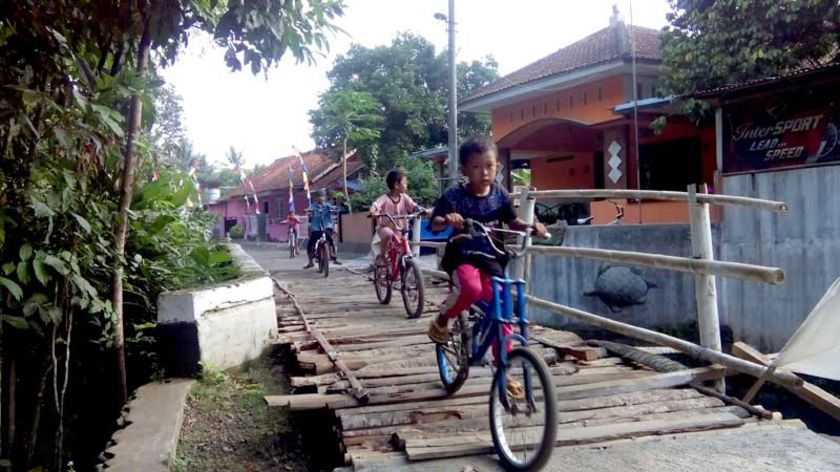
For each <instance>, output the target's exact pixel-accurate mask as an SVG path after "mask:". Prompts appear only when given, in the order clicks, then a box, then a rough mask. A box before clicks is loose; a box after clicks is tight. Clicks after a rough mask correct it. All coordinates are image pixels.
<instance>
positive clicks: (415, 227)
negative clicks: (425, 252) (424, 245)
mask: <svg viewBox="0 0 840 472" xmlns="http://www.w3.org/2000/svg"><path fill="white" fill-rule="evenodd" d="M422 224H423V220H421V219H420V217H417V218H414V219H413V220H412V221H411V252H412V254H413V255H414V257H420V230H421V226H422Z"/></svg>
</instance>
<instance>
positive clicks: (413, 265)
mask: <svg viewBox="0 0 840 472" xmlns="http://www.w3.org/2000/svg"><path fill="white" fill-rule="evenodd" d="M401 292H402V299H403V306H404V307H405V312H406V313H407V314H408V317H409V318H420V315H422V314H423V308H424V307H425V303H426V302H425V299H424V287H423V273H422V272H421V271H420V263H419V262H417V260H415V259H406V260H405V267H403V271H402V290H401Z"/></svg>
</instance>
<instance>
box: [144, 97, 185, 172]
mask: <svg viewBox="0 0 840 472" xmlns="http://www.w3.org/2000/svg"><path fill="white" fill-rule="evenodd" d="M152 94H153V96H154V99H155V101H154V105H155V108H154V111H155V113H154V121H153V123H152V124H151V125H152V130H151V137H152V142H153V143H154V145H155V162H156V163H157V164H158V165H159V166H161V167H162V168H166V169H179V170H187V168H188V167H189V165H190V159H189V158H191V157H192V156H191V154H192V143H189V141H187V139H186V137H185V133H186V132H185V130H184V126H183V124H182V122H181V115H182V113H183V107H182V106H181V96H180V95H178V94H177V93H176V92H175V89H174V88H173V87H172V86H171V85H164V86H163V87H160V88H158V89H155V90H154V91H153V92H152ZM185 145H189V146H190V149H189V150H185V149H184V148H183V146H185ZM185 151H186V152H185ZM185 155H186V157H188V159H186V160H185V159H184V157H185Z"/></svg>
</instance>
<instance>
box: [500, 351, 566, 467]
mask: <svg viewBox="0 0 840 472" xmlns="http://www.w3.org/2000/svg"><path fill="white" fill-rule="evenodd" d="M507 360H508V361H507V365H506V366H505V368H504V369H499V370H498V371H496V375H495V377H493V385H492V387H491V390H490V434H491V435H492V437H493V446H494V447H495V448H496V453H497V454H498V455H499V459H500V461H501V463H502V466H503V467H504V468H505V470H516V471H525V470H527V471H532V470H539V469H541V468H542V467H543V466H544V465H545V463H546V462H548V459H549V457H551V452H552V451H553V450H554V443H555V441H556V438H557V394H556V392H555V391H554V384H553V383H552V381H551V376H550V375H549V371H548V367H546V365H545V362H544V361H543V360H542V359H540V358H539V356H537V355H536V354H534V353H533V351H531V350H529V349H527V348H516V349H513V350H512V351H510V353H508V359H507ZM505 376H506V378H505ZM503 380H504V381H505V385H510V383H511V382H514V383H517V384H518V385H519V386H520V387H521V389H522V390H524V398H521V399H517V398H514V396H513V395H511V390H512V389H511V388H506V389H504V390H505V391H504V392H502V394H503V395H505V396H506V399H507V407H505V406H504V404H503V403H502V401H501V398H500V396H499V394H500V392H499V383H500V382H502V381H503ZM513 390H515V389H513Z"/></svg>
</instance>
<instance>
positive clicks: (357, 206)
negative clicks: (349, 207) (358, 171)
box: [350, 157, 440, 211]
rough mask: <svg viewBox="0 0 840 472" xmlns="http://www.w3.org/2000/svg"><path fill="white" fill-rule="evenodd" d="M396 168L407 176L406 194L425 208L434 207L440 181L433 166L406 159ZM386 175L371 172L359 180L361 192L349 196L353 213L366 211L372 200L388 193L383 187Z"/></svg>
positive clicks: (384, 173)
mask: <svg viewBox="0 0 840 472" xmlns="http://www.w3.org/2000/svg"><path fill="white" fill-rule="evenodd" d="M397 167H398V168H400V169H402V170H403V171H405V174H406V176H408V194H409V195H411V198H413V199H414V201H416V202H417V203H418V204H420V205H423V206H426V207H430V206H432V205H434V203H435V200H436V199H437V197H438V194H439V192H440V183H439V182H440V181H439V180H438V177H437V175H436V174H435V168H434V166H432V164H431V163H430V162H428V161H425V160H421V159H410V158H407V157H406V158H403V159H401V160H400V164H399V165H398V166H397ZM387 173H388V171H387V170H386V171H384V172H382V173H381V174H380V173H379V172H377V171H372V172H371V173H370V174H369V175H368V176H367V177H363V178H362V179H361V180H362V186H363V187H362V190H361V191H359V192H356V193H354V194H353V195H351V196H350V200H351V201H352V203H353V209H354V210H355V211H367V209H368V208H370V205H371V203H373V201H374V200H376V199H377V198H379V196H381V195H383V194H385V193H387V192H388V186H387V185H385V175H387Z"/></svg>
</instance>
